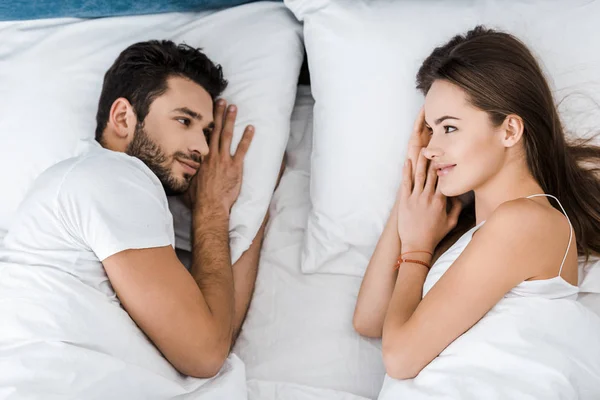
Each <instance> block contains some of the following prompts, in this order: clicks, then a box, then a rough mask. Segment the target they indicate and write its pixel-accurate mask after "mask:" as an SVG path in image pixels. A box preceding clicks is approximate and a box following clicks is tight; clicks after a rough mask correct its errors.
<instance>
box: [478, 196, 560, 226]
mask: <svg viewBox="0 0 600 400" xmlns="http://www.w3.org/2000/svg"><path fill="white" fill-rule="evenodd" d="M488 222H492V224H493V225H497V226H499V227H502V228H517V227H518V228H519V229H522V230H529V229H540V228H541V229H542V230H543V229H544V228H552V227H557V224H558V225H560V226H562V225H564V226H567V227H568V221H567V218H565V215H564V214H563V213H562V212H561V211H559V210H557V209H556V208H554V207H552V205H550V203H548V202H547V201H546V202H544V201H539V200H534V199H531V198H519V199H514V200H510V201H506V202H504V203H502V204H501V205H500V206H499V207H498V208H496V210H494V212H493V213H492V215H491V216H490V218H489V219H488ZM487 224H488V223H487V222H486V225H487ZM557 228H559V227H557Z"/></svg>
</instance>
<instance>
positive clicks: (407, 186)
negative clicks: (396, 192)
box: [400, 160, 412, 199]
mask: <svg viewBox="0 0 600 400" xmlns="http://www.w3.org/2000/svg"><path fill="white" fill-rule="evenodd" d="M411 193H412V161H410V160H406V162H405V163H404V168H403V169H402V185H401V190H400V197H401V198H403V199H407V198H408V197H409V196H410V195H411Z"/></svg>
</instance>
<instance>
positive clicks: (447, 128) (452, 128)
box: [444, 125, 456, 133]
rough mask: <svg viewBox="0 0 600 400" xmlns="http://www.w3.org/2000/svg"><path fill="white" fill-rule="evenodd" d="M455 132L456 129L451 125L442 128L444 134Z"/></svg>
mask: <svg viewBox="0 0 600 400" xmlns="http://www.w3.org/2000/svg"><path fill="white" fill-rule="evenodd" d="M455 130H456V127H454V126H451V125H445V126H444V132H446V133H452V132H454V131H455Z"/></svg>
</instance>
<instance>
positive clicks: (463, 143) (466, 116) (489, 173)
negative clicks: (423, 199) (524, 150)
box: [425, 80, 506, 197]
mask: <svg viewBox="0 0 600 400" xmlns="http://www.w3.org/2000/svg"><path fill="white" fill-rule="evenodd" d="M425 123H426V126H427V128H428V129H430V133H431V141H430V142H429V144H428V146H427V148H426V150H425V155H426V156H427V158H428V159H430V160H431V161H432V163H433V165H434V167H435V168H437V169H438V171H437V173H438V185H439V186H440V189H441V192H442V193H443V194H444V195H445V196H448V197H452V196H459V195H461V194H464V193H467V192H469V191H471V190H477V189H478V188H480V187H481V186H482V185H484V184H485V183H486V182H487V181H489V180H490V179H492V178H493V177H494V176H495V175H496V174H497V173H498V172H499V171H500V169H501V168H502V165H503V163H504V159H505V151H506V147H505V145H504V144H503V141H502V137H503V136H502V135H503V134H502V129H501V127H494V126H493V125H492V123H491V121H490V119H489V117H488V114H487V113H486V112H484V111H481V110H479V109H477V108H475V107H473V106H472V105H471V104H470V103H469V102H468V99H467V95H466V93H465V92H464V91H463V90H462V89H461V88H459V87H458V86H456V85H454V84H452V83H450V82H448V81H444V80H437V81H435V82H434V83H433V85H432V86H431V88H430V90H429V92H428V93H427V96H426V97H425Z"/></svg>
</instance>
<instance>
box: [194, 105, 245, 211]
mask: <svg viewBox="0 0 600 400" xmlns="http://www.w3.org/2000/svg"><path fill="white" fill-rule="evenodd" d="M236 116H237V107H236V106H234V105H230V106H229V107H227V103H226V102H225V101H224V100H219V101H218V102H217V104H216V107H215V115H214V121H215V127H214V130H213V132H212V135H211V137H210V143H209V148H210V150H209V153H208V155H207V156H206V157H204V159H203V160H202V166H201V167H200V169H199V171H198V174H197V175H196V176H195V177H194V178H193V179H192V182H191V183H190V187H189V188H188V191H187V192H186V194H185V195H184V196H183V200H184V203H186V204H187V205H188V207H190V209H192V210H193V211H194V212H197V211H213V210H219V209H220V210H224V211H226V212H227V214H229V212H230V211H231V207H232V206H233V204H234V203H235V201H236V200H237V198H238V196H239V194H240V189H241V185H242V173H243V165H244V158H245V156H246V153H247V152H248V148H249V147H250V143H251V142H252V138H253V136H254V127H253V126H251V125H249V126H247V127H246V129H245V131H244V135H243V136H242V139H241V141H240V143H239V144H238V147H237V149H236V152H235V154H234V155H233V156H232V155H231V151H230V148H231V141H232V138H233V128H234V125H235V118H236Z"/></svg>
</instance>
